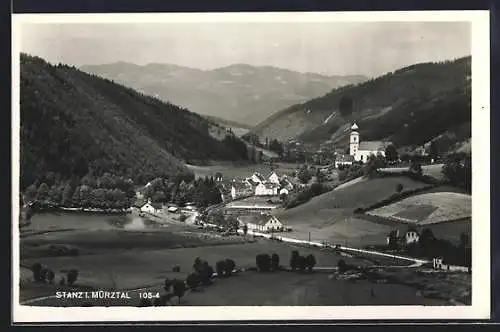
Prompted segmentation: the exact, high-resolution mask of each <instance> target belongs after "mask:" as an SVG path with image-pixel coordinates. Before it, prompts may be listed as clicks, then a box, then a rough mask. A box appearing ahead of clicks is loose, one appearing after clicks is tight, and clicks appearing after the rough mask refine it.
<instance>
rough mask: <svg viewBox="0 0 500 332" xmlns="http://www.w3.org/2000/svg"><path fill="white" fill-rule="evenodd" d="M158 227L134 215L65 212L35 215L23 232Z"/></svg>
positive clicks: (148, 220) (146, 219)
mask: <svg viewBox="0 0 500 332" xmlns="http://www.w3.org/2000/svg"><path fill="white" fill-rule="evenodd" d="M157 227H159V225H158V224H157V223H155V222H153V221H151V220H150V219H148V218H144V217H140V216H137V215H135V214H114V215H111V214H97V213H83V212H82V213H67V212H61V213H60V212H45V213H39V214H35V215H34V216H33V217H32V218H31V224H30V225H29V226H27V227H25V228H24V230H33V231H38V230H57V229H68V228H70V229H81V230H91V231H94V230H111V229H116V228H120V229H125V230H127V229H129V230H141V229H145V228H157Z"/></svg>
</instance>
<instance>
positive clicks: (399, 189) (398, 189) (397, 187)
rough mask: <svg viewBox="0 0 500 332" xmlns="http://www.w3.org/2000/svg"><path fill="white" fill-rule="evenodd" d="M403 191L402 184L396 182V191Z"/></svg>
mask: <svg viewBox="0 0 500 332" xmlns="http://www.w3.org/2000/svg"><path fill="white" fill-rule="evenodd" d="M402 191H403V185H402V184H401V183H398V184H397V185H396V192H397V193H398V194H399V193H401V192H402Z"/></svg>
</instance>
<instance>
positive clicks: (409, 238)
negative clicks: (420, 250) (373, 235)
mask: <svg viewBox="0 0 500 332" xmlns="http://www.w3.org/2000/svg"><path fill="white" fill-rule="evenodd" d="M393 233H394V234H393ZM391 236H395V237H396V240H397V243H398V244H399V245H408V244H412V243H418V241H419V239H420V235H419V234H418V232H417V231H416V230H414V229H411V228H410V229H408V230H407V231H406V232H405V234H404V236H400V235H399V229H396V230H395V231H391V232H390V233H389V234H388V235H387V237H386V241H387V244H389V243H390V239H391Z"/></svg>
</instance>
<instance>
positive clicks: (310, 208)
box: [277, 176, 426, 228]
mask: <svg viewBox="0 0 500 332" xmlns="http://www.w3.org/2000/svg"><path fill="white" fill-rule="evenodd" d="M399 183H400V184H402V185H403V190H413V189H416V188H423V187H425V186H426V184H424V183H421V182H418V181H414V180H412V179H409V178H407V177H403V176H401V177H388V178H378V179H370V180H365V181H360V182H357V183H353V184H351V185H349V186H346V187H344V188H341V189H337V190H334V191H330V192H327V193H325V194H323V195H319V196H316V197H314V198H312V199H311V200H310V201H309V202H307V203H305V204H302V205H299V206H297V207H295V208H292V209H289V210H286V211H284V212H282V213H279V214H278V215H277V217H278V218H279V219H280V220H282V221H283V222H285V223H286V224H288V225H291V226H292V227H294V226H297V225H304V226H307V227H311V228H324V227H326V226H329V225H333V224H336V223H338V222H340V221H342V220H345V219H347V218H348V217H350V216H352V213H353V211H354V210H355V209H356V208H358V207H366V206H369V205H371V204H374V203H376V202H378V201H381V200H383V199H385V198H387V197H389V196H391V195H392V194H394V193H395V191H396V186H397V184H399Z"/></svg>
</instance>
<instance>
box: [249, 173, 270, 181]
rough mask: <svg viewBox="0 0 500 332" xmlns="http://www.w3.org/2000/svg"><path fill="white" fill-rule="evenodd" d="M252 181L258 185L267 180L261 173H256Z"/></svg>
mask: <svg viewBox="0 0 500 332" xmlns="http://www.w3.org/2000/svg"><path fill="white" fill-rule="evenodd" d="M251 179H252V181H254V182H257V183H262V182H266V178H265V177H263V176H262V174H260V173H259V172H255V173H253V174H252V176H251Z"/></svg>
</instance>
